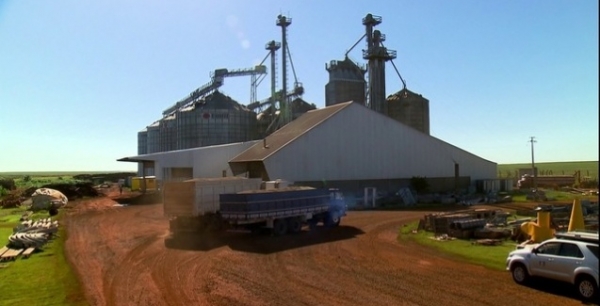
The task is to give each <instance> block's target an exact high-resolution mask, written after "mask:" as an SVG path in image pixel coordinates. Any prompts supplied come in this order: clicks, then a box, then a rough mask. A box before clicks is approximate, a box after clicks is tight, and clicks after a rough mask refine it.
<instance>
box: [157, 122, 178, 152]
mask: <svg viewBox="0 0 600 306" xmlns="http://www.w3.org/2000/svg"><path fill="white" fill-rule="evenodd" d="M158 147H159V152H168V151H173V150H175V149H177V121H176V118H175V115H172V116H170V117H168V118H165V119H163V120H161V121H160V125H159V142H158Z"/></svg>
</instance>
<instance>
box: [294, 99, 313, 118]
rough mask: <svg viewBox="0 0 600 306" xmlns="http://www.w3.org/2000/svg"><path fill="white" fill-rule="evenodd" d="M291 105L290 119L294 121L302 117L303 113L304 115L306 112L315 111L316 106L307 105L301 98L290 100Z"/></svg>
mask: <svg viewBox="0 0 600 306" xmlns="http://www.w3.org/2000/svg"><path fill="white" fill-rule="evenodd" d="M291 104H292V118H293V119H296V118H298V117H300V116H302V115H303V114H304V113H306V112H308V111H311V110H313V109H317V106H316V105H315V104H311V103H308V102H306V101H304V100H302V98H296V99H294V100H292V102H291Z"/></svg>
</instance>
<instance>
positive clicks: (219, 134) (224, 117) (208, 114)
mask: <svg viewBox="0 0 600 306" xmlns="http://www.w3.org/2000/svg"><path fill="white" fill-rule="evenodd" d="M196 119H197V123H198V126H199V128H198V129H197V130H198V131H199V133H200V135H199V139H200V146H212V145H218V144H226V143H234V142H243V141H249V140H254V139H256V137H257V134H258V130H257V122H256V114H255V113H254V112H249V111H245V110H234V109H203V110H201V111H199V112H197V114H196Z"/></svg>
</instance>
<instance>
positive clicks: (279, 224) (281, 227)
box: [273, 219, 288, 236]
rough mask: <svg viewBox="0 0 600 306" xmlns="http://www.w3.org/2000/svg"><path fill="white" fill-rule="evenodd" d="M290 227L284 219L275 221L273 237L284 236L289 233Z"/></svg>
mask: <svg viewBox="0 0 600 306" xmlns="http://www.w3.org/2000/svg"><path fill="white" fill-rule="evenodd" d="M287 230H288V227H287V222H285V220H283V219H276V220H275V221H273V235H274V236H283V235H285V234H286V233H287Z"/></svg>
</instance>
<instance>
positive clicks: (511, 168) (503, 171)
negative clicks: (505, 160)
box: [498, 161, 598, 180]
mask: <svg viewBox="0 0 600 306" xmlns="http://www.w3.org/2000/svg"><path fill="white" fill-rule="evenodd" d="M535 166H536V168H538V173H540V174H542V173H541V172H542V171H543V172H548V171H552V174H553V175H573V174H575V172H576V171H581V178H582V179H583V177H584V176H589V177H590V178H592V179H596V180H598V161H580V162H553V163H535ZM522 168H527V169H531V163H523V164H501V165H498V176H499V177H516V174H518V171H519V169H522Z"/></svg>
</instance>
